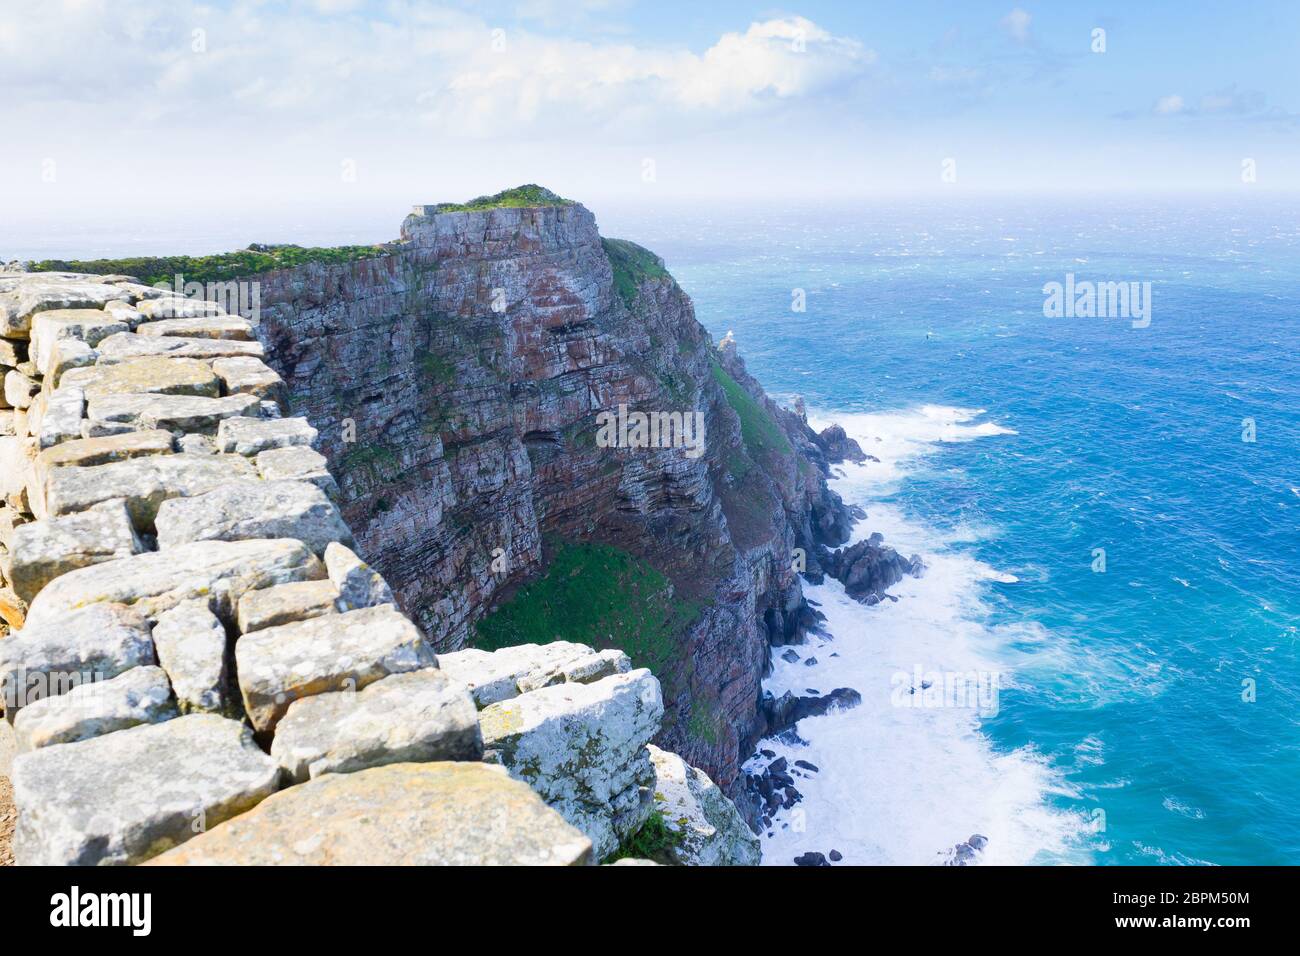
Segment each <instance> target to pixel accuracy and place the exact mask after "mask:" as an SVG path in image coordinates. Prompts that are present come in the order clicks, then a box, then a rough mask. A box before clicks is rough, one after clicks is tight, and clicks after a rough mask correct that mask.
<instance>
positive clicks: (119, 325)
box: [31, 309, 129, 375]
mask: <svg viewBox="0 0 1300 956" xmlns="http://www.w3.org/2000/svg"><path fill="white" fill-rule="evenodd" d="M126 331H129V330H128V327H127V324H126V323H125V322H123V321H121V320H120V319H118V318H117V316H115V315H114V314H113V313H111V312H105V311H104V310H103V309H51V310H49V311H47V312H41V313H39V314H37V315H36V316H34V317H33V318H32V325H31V357H32V361H34V362H35V363H36V367H37V368H38V369H39V370H40V372H41V374H42V375H48V374H49V371H48V369H49V366H50V362H51V360H52V359H53V357H54V346H55V343H57V342H58V341H59V340H60V339H76V340H77V341H79V342H84V343H86V345H88V346H89V347H91V348H94V347H95V346H96V345H98V344H99V343H100V342H102V341H103V340H104V339H106V338H108V337H109V336H110V335H113V334H114V333H116V332H126Z"/></svg>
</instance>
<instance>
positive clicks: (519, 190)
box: [433, 183, 574, 212]
mask: <svg viewBox="0 0 1300 956" xmlns="http://www.w3.org/2000/svg"><path fill="white" fill-rule="evenodd" d="M573 204H574V203H573V200H572V199H565V198H564V197H563V196H557V195H556V194H555V193H553V192H551V191H550V190H549V189H545V188H543V187H541V186H538V185H537V184H536V183H529V184H528V185H526V186H516V187H515V188H514V189H506V190H503V191H502V192H499V193H497V194H496V195H495V196H479V197H478V198H477V199H471V200H470V201H469V202H462V203H457V202H441V203H438V204H437V205H436V206H434V207H433V209H434V212H478V211H479V210H482V209H516V208H523V207H526V206H572V205H573Z"/></svg>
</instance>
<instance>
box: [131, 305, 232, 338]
mask: <svg viewBox="0 0 1300 956" xmlns="http://www.w3.org/2000/svg"><path fill="white" fill-rule="evenodd" d="M158 301H162V300H158ZM135 332H136V335H169V336H180V337H190V338H196V339H241V340H243V341H246V342H247V341H250V340H251V339H252V338H253V326H252V325H251V324H250V323H249V321H248V320H247V319H245V318H241V317H240V316H238V315H202V316H194V317H192V318H185V319H160V320H158V321H156V322H144V323H141V324H140V325H138V326H136V329H135Z"/></svg>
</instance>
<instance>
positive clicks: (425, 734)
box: [271, 669, 483, 783]
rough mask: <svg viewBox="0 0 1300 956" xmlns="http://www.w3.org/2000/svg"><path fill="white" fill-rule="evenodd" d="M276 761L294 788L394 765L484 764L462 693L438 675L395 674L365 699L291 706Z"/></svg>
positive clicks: (334, 698) (310, 700)
mask: <svg viewBox="0 0 1300 956" xmlns="http://www.w3.org/2000/svg"><path fill="white" fill-rule="evenodd" d="M271 756H272V757H273V758H275V760H276V761H277V762H278V763H279V764H280V766H281V767H283V768H284V770H285V773H286V774H287V776H288V778H289V779H291V780H292V781H294V782H295V783H302V782H304V781H306V780H308V779H311V778H315V777H319V776H320V775H322V774H326V773H353V772H355V771H357V770H365V769H366V768H367V767H377V766H380V765H382V764H391V763H428V762H431V761H436V760H479V759H481V758H482V756H483V740H482V738H481V736H480V735H479V727H478V713H477V711H476V710H475V709H474V702H473V701H472V700H471V699H470V696H469V693H468V692H467V691H466V689H465V687H464V685H462V684H458V683H456V682H455V681H453V680H450V679H449V678H448V677H446V676H445V675H444V674H443V673H442V672H440V671H437V670H431V669H429V670H419V671H412V672H410V673H406V674H394V675H392V676H391V677H385V678H383V679H382V680H379V681H376V682H375V683H373V684H371V685H369V686H368V687H366V688H365V689H364V690H362V691H360V692H334V693H328V694H318V695H316V696H315V697H305V698H303V699H301V700H297V701H294V703H293V704H291V705H290V707H289V710H288V712H287V713H286V714H285V715H284V717H283V718H282V719H281V720H280V723H279V724H278V725H277V726H276V729H275V740H274V742H273V743H272V744H271Z"/></svg>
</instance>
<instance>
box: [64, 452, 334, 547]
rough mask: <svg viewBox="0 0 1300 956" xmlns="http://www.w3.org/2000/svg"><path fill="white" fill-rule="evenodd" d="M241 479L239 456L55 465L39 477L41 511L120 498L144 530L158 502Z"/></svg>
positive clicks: (246, 466) (248, 474)
mask: <svg viewBox="0 0 1300 956" xmlns="http://www.w3.org/2000/svg"><path fill="white" fill-rule="evenodd" d="M241 478H254V479H255V478H256V475H255V473H254V470H253V468H252V466H251V464H250V463H249V461H248V459H246V458H243V457H241V456H239V455H207V456H203V455H157V456H148V457H140V458H131V459H128V460H126V461H117V462H112V463H110V464H106V465H97V466H95V467H90V468H87V467H71V468H56V469H54V470H53V471H51V472H50V473H49V475H48V477H47V478H46V480H45V487H44V489H43V501H44V510H45V512H46V513H47V514H49V515H51V516H53V517H58V516H60V515H66V514H72V513H74V512H78V511H85V510H86V509H87V508H89V507H91V506H92V505H96V504H99V503H100V502H101V501H106V500H108V499H109V498H123V499H125V501H126V507H127V510H128V511H129V512H130V514H131V520H132V522H133V523H134V524H135V526H136V527H137V528H139V529H140V530H142V531H147V530H149V529H151V528H153V526H154V518H155V516H156V515H157V514H158V509H159V507H160V506H161V505H162V504H163V502H165V501H167V500H169V499H171V498H187V497H191V496H193V495H201V494H203V493H204V492H206V491H212V490H213V489H215V488H221V487H223V486H227V485H229V484H230V483H231V482H237V481H239V479H241ZM322 497H324V496H322Z"/></svg>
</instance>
